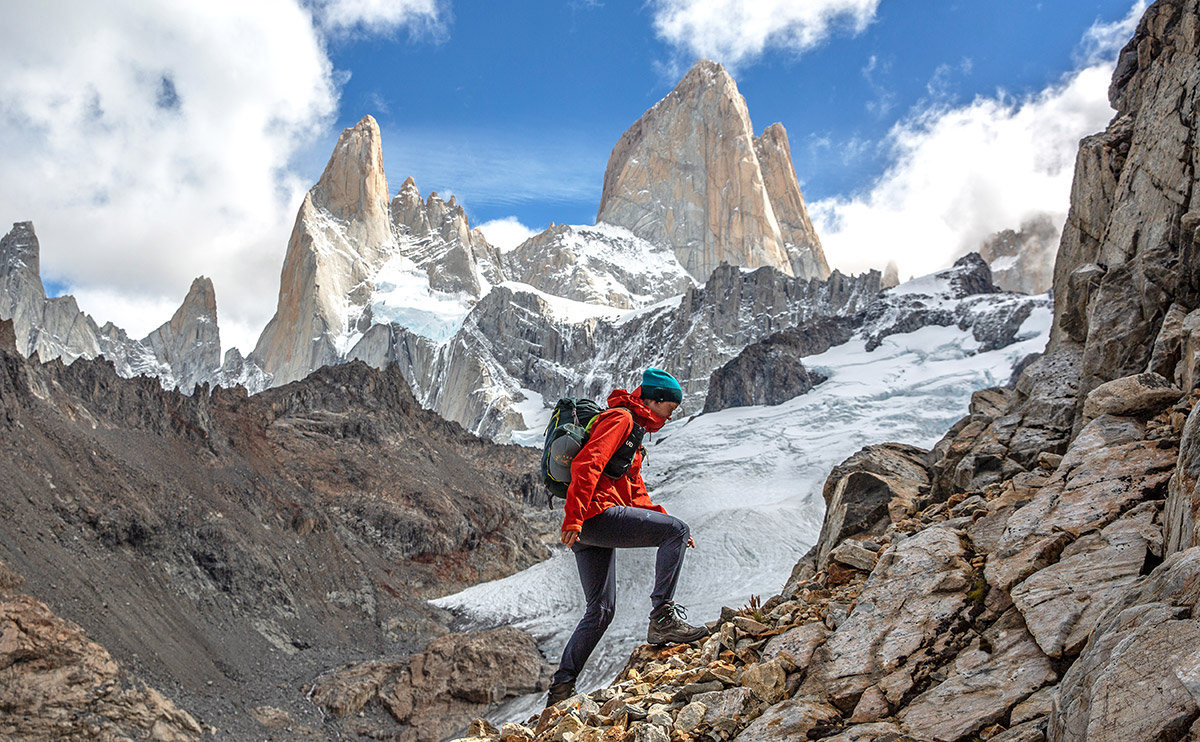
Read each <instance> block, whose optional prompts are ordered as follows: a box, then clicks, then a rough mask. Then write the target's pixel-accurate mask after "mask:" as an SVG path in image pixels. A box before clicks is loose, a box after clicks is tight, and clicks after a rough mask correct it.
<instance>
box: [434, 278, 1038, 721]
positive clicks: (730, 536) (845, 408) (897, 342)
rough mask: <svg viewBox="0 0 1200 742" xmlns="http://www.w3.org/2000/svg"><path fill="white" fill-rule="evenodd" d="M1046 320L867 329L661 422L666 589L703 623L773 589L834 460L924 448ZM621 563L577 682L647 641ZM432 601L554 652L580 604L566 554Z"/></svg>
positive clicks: (645, 576)
mask: <svg viewBox="0 0 1200 742" xmlns="http://www.w3.org/2000/svg"><path fill="white" fill-rule="evenodd" d="M929 283H931V284H932V283H934V282H933V281H930V282H929ZM946 289H947V287H946V286H945V285H942V286H940V287H938V286H934V287H933V288H932V289H931V290H930V289H927V288H926V287H923V286H919V285H918V286H911V287H908V289H906V290H905V291H903V292H900V293H901V294H902V295H904V294H907V295H918V294H919V295H923V296H925V297H926V300H927V301H929V302H930V303H937V304H951V303H953V302H962V301H966V299H961V298H960V299H955V298H952V297H951V296H950V295H949V294H948V293H947V292H946ZM927 290H928V293H927ZM993 299H994V300H997V301H999V302H1006V301H1008V298H1007V295H998V296H995V295H993ZM973 303H977V301H976V302H973ZM1050 319H1051V309H1050V305H1049V301H1048V299H1047V298H1046V297H1040V298H1039V299H1038V301H1037V303H1036V304H1033V305H1031V306H1030V309H1029V311H1028V313H1027V314H1026V317H1025V318H1024V319H1023V320H1022V321H1021V322H1020V323H1019V324H1018V326H1017V327H1016V330H1015V338H1014V339H1015V340H1016V342H1013V343H1011V344H1009V345H1007V346H1006V347H1003V348H999V349H992V350H984V347H985V343H983V342H981V341H980V340H978V339H976V337H975V334H974V331H973V329H972V328H971V327H970V326H968V327H967V328H966V329H963V328H960V327H959V326H958V325H957V324H950V325H948V326H938V325H929V326H923V327H920V328H917V329H915V330H913V331H909V332H894V333H891V334H887V335H886V336H885V337H883V338H882V339H881V340H880V341H878V344H877V345H875V346H874V349H873V350H868V344H869V343H871V339H870V337H869V335H870V333H869V332H864V333H862V334H860V336H859V337H856V338H855V339H853V340H851V341H850V342H849V343H846V344H844V345H841V346H837V347H835V348H832V349H830V350H829V351H827V352H825V353H823V354H821V355H817V356H811V357H808V358H806V359H805V360H804V363H805V365H806V366H807V367H809V368H811V369H813V370H816V371H819V372H821V373H823V374H825V375H827V376H828V377H829V379H828V381H826V382H824V383H823V384H821V385H819V386H817V387H816V388H815V389H814V390H813V391H811V392H809V393H808V394H806V395H803V396H801V397H798V398H796V399H793V400H791V401H790V402H786V403H784V404H781V405H778V406H775V407H746V408H735V409H729V410H724V411H721V412H718V413H713V414H708V415H702V416H699V417H694V418H691V419H689V420H686V421H678V422H674V423H671V424H670V425H668V426H667V428H665V429H664V430H663V431H661V432H660V433H659V434H658V435H657V436H656V437H655V440H654V441H653V442H652V443H651V445H650V446H649V451H650V455H649V462H648V464H647V468H646V472H647V479H648V484H649V486H650V488H651V491H652V493H653V496H654V498H655V500H656V501H658V502H661V503H662V504H663V505H665V507H666V508H667V509H668V510H669V511H670V512H672V513H673V514H676V515H679V516H680V517H682V518H684V519H685V520H686V521H688V523H689V524H690V525H691V527H692V531H693V534H694V535H695V538H696V541H697V548H696V550H695V551H693V552H690V553H689V554H688V561H687V563H686V564H685V567H684V574H683V577H682V580H681V582H680V585H679V590H678V593H677V596H676V597H677V599H678V600H679V601H680V602H681V603H682V604H684V605H686V606H688V608H689V611H690V615H691V617H692V618H693V619H695V620H696V621H697V622H703V621H708V620H712V619H713V618H715V617H716V616H717V614H718V612H719V610H720V607H721V606H722V605H728V606H733V607H740V606H741V605H743V604H744V603H745V602H746V601H747V600H748V599H749V597H750V596H751V595H761V596H763V597H766V596H769V595H773V594H774V593H775V592H777V591H778V590H779V588H780V587H782V585H783V583H784V581H785V579H786V578H787V575H788V572H789V571H790V569H791V567H792V565H793V564H795V563H796V561H797V560H798V559H799V557H800V556H802V555H803V554H804V552H806V551H807V550H808V548H809V547H810V546H811V545H812V544H813V543H814V541H815V540H816V538H817V535H818V533H819V530H820V526H821V519H822V517H823V515H824V502H823V500H822V497H821V489H822V486H823V484H824V481H825V479H826V477H827V476H828V474H829V471H830V470H831V469H832V468H833V466H835V465H836V464H837V463H839V462H841V461H842V460H844V459H845V458H847V457H848V456H849V455H850V454H852V453H854V452H855V451H857V450H858V449H860V448H861V447H863V446H865V445H868V444H872V443H880V442H883V441H901V442H905V443H910V444H913V445H917V446H921V447H926V448H928V447H930V446H932V445H933V444H934V443H935V442H936V441H937V440H938V439H939V438H940V437H941V435H942V434H943V433H944V432H945V430H946V429H947V428H948V427H949V426H950V425H951V424H952V423H953V422H954V421H955V420H957V419H958V418H960V417H961V416H962V415H963V414H965V412H966V411H967V406H968V403H969V401H970V397H971V394H972V393H973V392H975V391H977V390H979V389H982V388H986V387H989V386H995V385H1000V384H1004V383H1006V382H1007V381H1008V380H1009V377H1010V375H1011V372H1012V368H1013V366H1014V364H1016V363H1017V362H1018V361H1020V360H1021V359H1023V358H1024V357H1025V356H1027V355H1028V354H1030V353H1036V352H1039V351H1040V350H1041V349H1042V348H1043V347H1044V346H1045V343H1046V340H1047V337H1048V333H1049V328H1050ZM864 329H869V328H864ZM514 437H516V436H514ZM618 561H619V566H618V580H619V587H618V606H617V615H616V619H615V620H614V622H613V624H612V626H611V627H610V629H609V631H608V633H607V635H606V636H605V639H604V641H603V642H602V643H601V645H600V647H598V649H597V652H596V654H595V655H594V657H593V659H592V661H591V662H590V664H589V666H588V668H587V671H586V672H585V673H584V676H583V677H582V678H581V684H582V685H584V686H589V687H590V686H597V685H600V684H602V683H605V682H608V681H609V680H610V679H611V677H612V676H613V674H614V673H615V672H616V671H617V670H618V669H619V667H620V665H621V664H622V663H623V662H624V660H625V659H626V658H627V657H628V654H629V650H630V649H631V648H632V647H633V646H634V645H636V644H638V643H640V642H642V641H644V639H645V637H644V634H645V628H646V614H647V613H648V611H649V599H648V597H647V596H648V594H649V588H650V578H651V574H652V572H653V551H652V550H648V549H639V550H631V551H630V552H622V554H621V555H620V556H619V560H618ZM436 602H437V604H438V605H440V606H443V607H445V608H449V609H451V610H454V611H456V612H459V613H460V614H461V615H462V616H463V617H464V620H465V622H466V623H469V624H470V625H473V626H490V625H498V624H515V625H517V626H520V627H522V628H525V629H528V630H530V631H531V632H533V633H534V634H535V635H536V636H537V637H538V639H539V641H540V642H541V645H542V648H543V650H544V651H545V652H546V654H547V656H549V657H551V658H552V659H554V658H557V657H558V654H559V653H560V652H561V650H562V647H563V645H564V644H565V642H566V639H567V637H568V636H569V635H570V632H571V630H572V629H573V628H574V625H575V622H576V621H577V620H578V618H579V616H580V615H582V611H583V602H582V595H581V592H580V589H579V587H578V578H577V576H576V574H575V567H574V562H573V560H572V558H571V556H570V554H569V553H567V552H565V551H563V552H559V553H557V554H556V555H555V556H554V557H553V558H551V559H550V560H549V561H547V562H545V563H542V564H539V565H537V566H535V567H532V568H530V569H528V570H526V571H524V572H522V573H519V574H517V575H513V576H512V577H509V578H507V579H504V580H500V581H497V582H492V583H487V584H483V585H477V586H475V587H472V588H470V589H468V590H466V591H464V592H462V593H459V594H457V595H452V596H449V597H446V598H443V599H440V600H438V601H436ZM537 702H538V699H536V698H535V699H526V701H524V702H523V703H524V705H518V706H517V707H514V708H509V709H507V710H506V711H503V712H501V713H502V714H508V715H510V716H511V717H513V718H515V717H517V716H520V715H522V714H524V713H527V712H528V711H529V710H531V709H532V708H533V706H534V705H536V704H537Z"/></svg>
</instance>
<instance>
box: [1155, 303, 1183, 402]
mask: <svg viewBox="0 0 1200 742" xmlns="http://www.w3.org/2000/svg"><path fill="white" fill-rule="evenodd" d="M1187 313H1188V312H1187V310H1186V309H1184V308H1183V307H1182V306H1180V305H1179V304H1172V305H1171V307H1170V309H1168V310H1167V314H1166V316H1165V317H1163V321H1162V327H1160V328H1159V330H1158V337H1156V338H1155V339H1154V350H1153V351H1151V353H1150V362H1149V363H1147V364H1146V371H1147V372H1150V373H1156V374H1158V375H1160V376H1162V377H1164V378H1166V379H1167V380H1168V381H1170V382H1171V383H1172V384H1174V385H1175V386H1182V385H1183V378H1182V373H1181V371H1182V367H1181V365H1180V360H1181V359H1182V357H1183V337H1184V335H1183V320H1184V318H1185V317H1186V316H1187ZM1192 368H1195V364H1194V362H1193V364H1192ZM1184 388H1190V387H1184Z"/></svg>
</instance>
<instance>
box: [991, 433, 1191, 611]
mask: <svg viewBox="0 0 1200 742" xmlns="http://www.w3.org/2000/svg"><path fill="white" fill-rule="evenodd" d="M1143 435H1144V430H1143V429H1142V427H1141V426H1140V425H1139V424H1138V423H1136V422H1133V421H1130V420H1128V419H1127V418H1116V417H1112V416H1110V415H1105V416H1102V417H1098V418H1096V419H1095V420H1093V421H1092V422H1091V423H1089V424H1088V426H1087V427H1086V428H1084V430H1083V431H1082V432H1081V433H1080V435H1079V437H1078V438H1076V440H1075V441H1074V443H1072V445H1071V448H1070V450H1068V452H1067V454H1066V455H1065V456H1064V457H1063V461H1062V463H1061V464H1060V465H1059V469H1058V471H1057V472H1056V474H1055V476H1054V478H1053V479H1052V480H1051V481H1050V483H1048V484H1047V485H1046V486H1045V487H1042V489H1041V490H1040V491H1039V492H1038V494H1037V496H1035V497H1034V498H1033V500H1032V501H1031V502H1030V503H1029V504H1028V505H1025V506H1024V507H1022V508H1020V509H1019V510H1017V511H1016V512H1015V513H1013V515H1012V516H1011V517H1010V518H1009V519H1008V522H1007V524H1006V526H1005V529H1004V535H1003V536H1001V539H1000V543H999V544H998V545H997V548H996V551H994V552H992V553H991V554H989V555H988V560H987V567H986V570H985V575H986V576H987V580H988V583H989V584H990V585H993V586H995V587H999V588H1001V589H1003V590H1008V589H1010V588H1012V587H1013V586H1014V585H1016V584H1017V583H1019V582H1021V581H1022V580H1024V579H1025V578H1026V577H1028V576H1029V575H1031V574H1033V573H1034V572H1036V571H1038V570H1039V569H1042V568H1044V567H1047V566H1049V565H1050V564H1052V563H1053V562H1055V561H1057V559H1058V556H1059V554H1061V552H1062V550H1063V549H1064V548H1066V546H1067V545H1068V544H1069V543H1071V542H1072V541H1074V540H1075V539H1076V538H1077V537H1078V536H1079V535H1080V534H1081V533H1083V532H1085V531H1088V530H1093V529H1098V528H1103V527H1104V526H1106V525H1108V524H1109V523H1111V522H1112V521H1114V520H1116V519H1117V517H1118V516H1120V515H1121V513H1123V512H1124V511H1125V510H1128V509H1129V508H1130V507H1132V506H1133V505H1135V504H1137V503H1138V502H1141V501H1142V500H1145V499H1147V498H1151V497H1155V496H1158V497H1161V496H1163V494H1164V489H1165V485H1166V483H1167V479H1168V478H1169V476H1170V471H1171V469H1172V468H1173V467H1174V464H1175V458H1176V456H1175V452H1174V449H1173V448H1170V447H1167V448H1162V447H1160V446H1159V445H1158V444H1157V443H1156V442H1152V441H1145V440H1142V437H1143Z"/></svg>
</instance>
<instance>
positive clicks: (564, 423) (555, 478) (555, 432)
mask: <svg viewBox="0 0 1200 742" xmlns="http://www.w3.org/2000/svg"><path fill="white" fill-rule="evenodd" d="M614 409H615V408H614ZM604 411H605V410H604V408H602V407H601V406H600V405H599V404H598V403H597V402H595V401H594V400H591V399H587V398H584V397H563V398H562V399H560V400H558V403H557V404H556V405H554V411H553V412H551V413H550V422H549V423H547V425H546V441H545V443H544V444H543V447H542V481H543V482H545V484H546V489H548V490H549V491H550V496H551V497H552V498H553V497H563V498H565V497H566V496H567V487H568V485H570V483H571V462H572V461H574V460H575V456H576V455H577V454H578V453H579V451H580V449H582V448H583V444H584V443H587V439H588V436H590V435H591V432H592V426H593V425H594V424H595V422H596V420H598V419H600V413H602V412H604ZM645 435H646V429H645V428H643V427H642V426H640V425H638V424H637V423H636V422H635V423H634V424H633V430H632V431H630V433H629V437H628V438H626V439H625V442H624V443H622V444H621V447H620V448H618V449H617V451H616V453H614V454H613V456H612V458H611V459H609V460H608V464H607V465H605V467H604V476H606V477H611V478H613V479H617V478H618V477H622V476H624V475H625V473H626V472H627V471H629V467H630V466H632V465H633V457H634V456H635V455H636V454H637V451H638V449H639V448H641V446H642V438H644V437H645Z"/></svg>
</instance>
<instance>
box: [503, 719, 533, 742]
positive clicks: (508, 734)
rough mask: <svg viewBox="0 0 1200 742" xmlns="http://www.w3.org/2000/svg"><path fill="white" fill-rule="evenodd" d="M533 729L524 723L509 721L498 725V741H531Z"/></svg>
mask: <svg viewBox="0 0 1200 742" xmlns="http://www.w3.org/2000/svg"><path fill="white" fill-rule="evenodd" d="M532 740H533V730H532V729H530V728H529V727H527V726H525V725H524V724H516V723H513V722H509V723H507V724H502V725H500V742H531V741H532Z"/></svg>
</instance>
